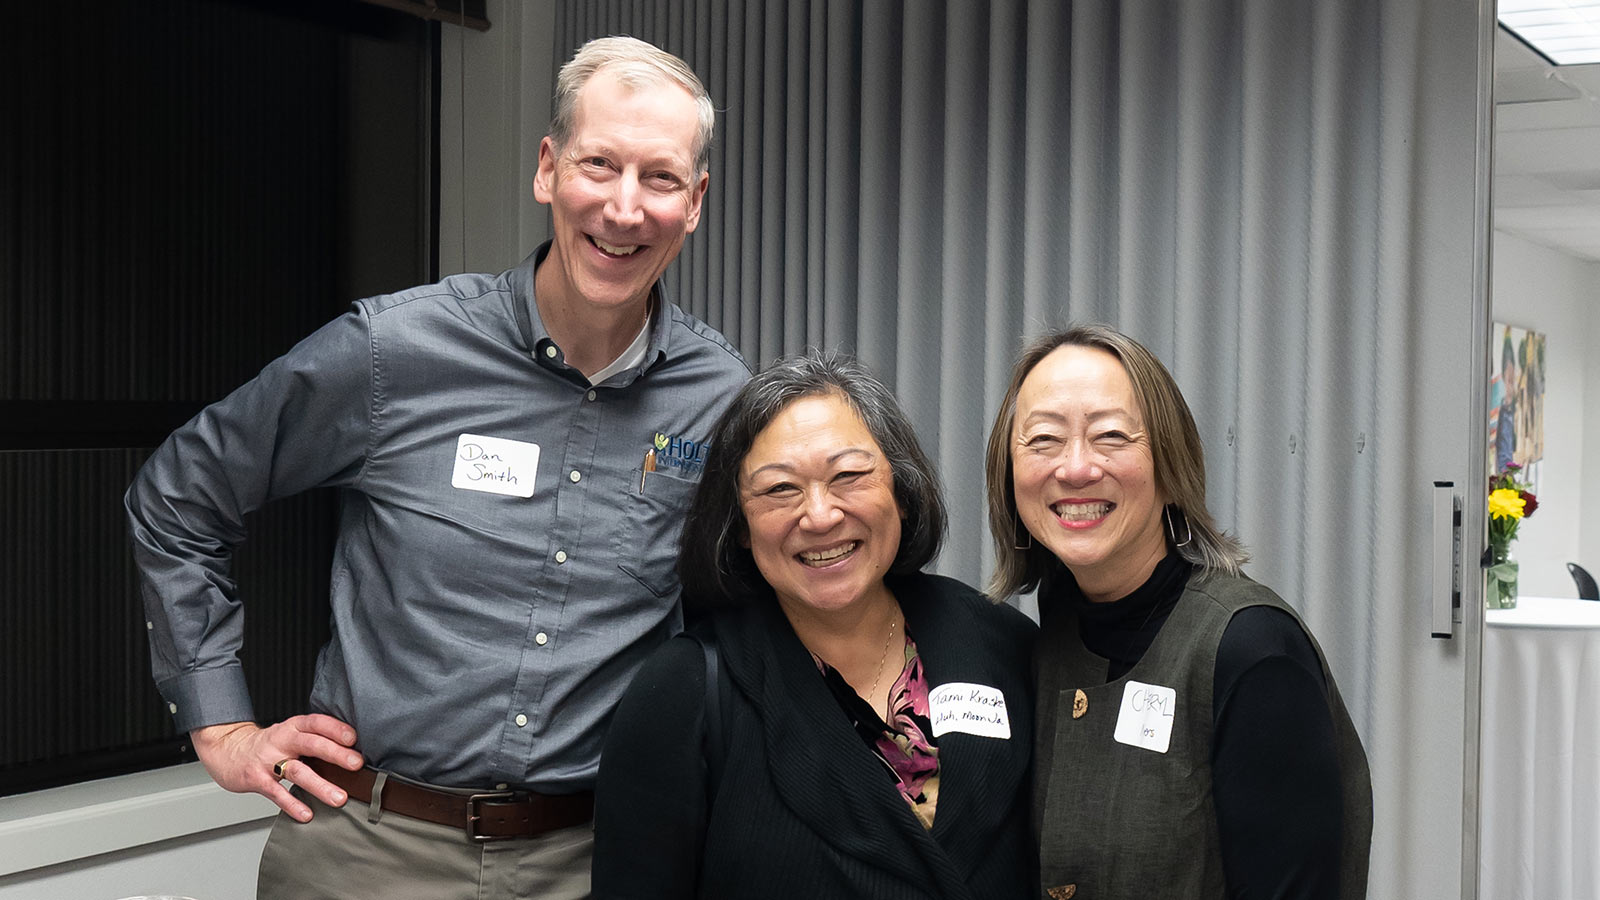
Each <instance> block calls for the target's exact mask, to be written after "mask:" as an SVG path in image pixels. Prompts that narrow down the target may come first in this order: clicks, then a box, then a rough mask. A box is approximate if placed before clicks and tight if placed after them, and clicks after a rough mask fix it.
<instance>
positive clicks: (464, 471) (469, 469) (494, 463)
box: [450, 434, 539, 497]
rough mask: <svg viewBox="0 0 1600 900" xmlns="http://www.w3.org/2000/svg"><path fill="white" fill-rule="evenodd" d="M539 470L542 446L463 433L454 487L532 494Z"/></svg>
mask: <svg viewBox="0 0 1600 900" xmlns="http://www.w3.org/2000/svg"><path fill="white" fill-rule="evenodd" d="M538 471H539V445H538V444H530V443H527V442H526V441H513V440H508V439H506V438H497V437H486V436H484V435H481V434H463V435H462V436H461V438H460V439H459V440H457V441H456V468H455V472H454V474H452V475H451V476H450V486H451V487H456V488H460V489H462V490H464V491H485V492H487V493H490V494H505V495H506V496H508V497H532V496H533V476H534V475H535V474H536V473H537V472H538Z"/></svg>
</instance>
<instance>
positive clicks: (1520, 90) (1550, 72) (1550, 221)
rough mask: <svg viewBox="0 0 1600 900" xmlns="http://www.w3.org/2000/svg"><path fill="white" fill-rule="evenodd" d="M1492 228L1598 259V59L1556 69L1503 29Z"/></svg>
mask: <svg viewBox="0 0 1600 900" xmlns="http://www.w3.org/2000/svg"><path fill="white" fill-rule="evenodd" d="M1494 102H1495V109H1494V113H1495V125H1494V129H1495V147H1494V194H1493V196H1494V227H1495V228H1496V229H1498V230H1501V231H1506V232H1509V233H1511V234H1515V235H1519V236H1521V237H1524V238H1526V239H1528V240H1530V241H1533V242H1534V243H1536V244H1542V245H1544V246H1546V247H1550V248H1552V249H1555V250H1560V251H1562V252H1563V253H1567V254H1570V255H1572V256H1576V257H1579V258H1581V259H1586V260H1593V261H1595V262H1600V64H1596V65H1587V66H1552V65H1550V64H1549V63H1547V62H1545V60H1544V57H1542V56H1540V55H1539V54H1537V53H1534V52H1533V51H1532V50H1530V49H1528V47H1527V45H1525V44H1523V43H1522V42H1521V41H1519V40H1517V39H1516V38H1514V37H1512V36H1511V35H1510V34H1508V33H1506V31H1505V29H1498V34H1497V36H1496V38H1495V62H1494Z"/></svg>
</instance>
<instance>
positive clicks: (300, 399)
mask: <svg viewBox="0 0 1600 900" xmlns="http://www.w3.org/2000/svg"><path fill="white" fill-rule="evenodd" d="M714 121H715V118H714V113H713V110H712V106H711V100H710V98H709V97H707V96H706V93H705V89H704V88H703V87H702V86H701V84H700V82H699V80H698V79H697V78H696V77H695V75H694V73H693V72H692V71H691V70H690V69H689V67H688V66H687V65H686V64H685V63H684V62H683V61H682V60H679V59H678V58H676V57H674V56H672V55H670V54H667V53H665V52H663V51H661V50H659V49H657V48H655V47H653V46H651V45H649V44H646V43H643V42H641V41H637V40H633V39H631V38H603V39H600V40H597V41H592V42H590V43H589V44H586V45H585V46H584V47H583V48H582V49H580V50H579V51H578V53H577V54H576V55H575V56H574V57H573V59H572V60H571V61H570V62H569V63H568V64H567V65H566V66H565V67H563V69H562V71H561V74H560V77H559V79H558V81H557V90H556V98H555V115H554V117H553V120H552V122H551V127H550V135H549V136H548V137H546V138H545V139H544V140H543V141H542V142H541V143H540V147H539V171H538V174H537V176H536V177H535V180H534V186H533V189H534V196H535V197H536V199H538V200H539V201H540V202H541V203H547V204H549V206H550V209H551V217H552V222H553V225H554V235H555V236H554V238H553V239H552V240H551V241H550V242H548V243H546V244H545V245H544V246H541V247H539V248H538V249H537V250H535V251H534V253H533V254H532V255H531V256H530V257H529V258H528V259H527V260H525V261H524V262H523V263H522V264H521V265H520V266H517V267H516V268H513V269H510V270H508V271H506V272H504V273H502V274H500V275H498V276H494V275H457V276H452V277H450V278H447V279H445V280H444V281H442V282H440V283H439V284H435V285H429V286H426V287H420V288H413V289H411V290H408V291H403V292H400V293H397V294H392V295H387V296H381V297H374V298H369V299H366V300H362V301H359V302H357V303H356V304H355V307H354V309H352V311H351V312H349V313H348V314H346V315H344V316H342V317H340V318H339V319H337V320H335V321H334V322H332V323H330V324H328V325H327V326H324V327H323V328H322V329H320V330H319V331H317V332H316V333H315V334H313V335H311V336H310V337H308V338H306V339H305V340H304V341H302V342H301V343H300V344H298V345H297V346H295V347H294V348H293V349H292V350H290V351H289V353H288V354H286V355H285V356H283V357H282V358H280V359H278V360H276V361H274V362H273V363H272V364H270V365H269V366H267V368H266V369H264V370H262V372H261V374H260V375H258V376H257V377H256V378H255V379H253V380H251V381H250V382H249V383H248V384H246V385H244V386H243V387H241V388H239V389H238V390H237V391H235V392H234V393H233V394H231V395H229V396H228V397H227V398H225V399H223V400H222V401H220V402H218V403H216V404H213V405H212V406H210V407H207V408H206V409H205V410H203V411H202V412H201V413H200V414H199V415H198V416H196V417H195V419H194V420H193V421H191V422H189V423H188V424H187V425H185V426H184V427H183V428H181V429H179V430H178V431H177V432H175V433H174V434H173V435H172V436H171V437H170V438H169V439H168V440H167V441H166V443H165V444H163V445H162V446H161V448H160V449H158V450H157V451H156V452H155V454H153V455H152V456H151V458H150V460H149V462H148V463H147V464H146V465H145V467H144V468H143V469H142V470H141V471H140V473H139V475H138V477H137V478H136V479H135V481H134V483H133V485H132V486H131V487H130V488H129V489H128V494H127V498H126V505H127V508H128V513H129V521H130V526H131V531H132V535H133V541H134V553H135V559H136V562H137V563H138V566H139V569H140V574H141V581H142V587H143V593H144V598H145V612H146V619H147V628H148V630H149V633H150V640H151V657H152V667H153V669H154V671H155V676H156V682H157V686H158V688H159V689H160V690H161V692H162V694H163V696H164V697H165V698H166V699H167V701H168V707H169V709H170V710H171V711H172V713H173V716H174V721H175V725H176V727H177V728H178V729H179V730H183V731H187V732H189V734H190V735H191V737H192V739H193V742H194V747H195V751H196V754H197V755H198V756H199V757H200V759H201V761H202V762H203V763H204V764H205V766H206V769H207V771H209V772H210V773H211V775H212V777H213V778H215V779H216V781H217V782H218V784H220V785H222V786H223V787H225V788H228V789H229V790H233V791H241V792H243V791H254V792H257V793H260V794H262V795H264V796H266V797H267V798H269V799H271V800H272V801H273V802H274V803H276V804H277V805H278V806H279V807H281V808H282V810H283V812H282V814H280V816H279V818H278V822H277V823H276V824H275V825H274V827H273V830H272V834H271V836H270V838H269V839H268V842H267V847H266V850H265V851H264V853H263V855H262V862H261V872H260V876H259V879H258V895H259V896H261V897H271V898H279V897H282V898H289V897H294V898H304V897H342V898H348V897H384V898H391V897H402V898H404V897H419V898H421V897H426V898H449V897H462V898H491V897H513V896H517V897H525V896H536V897H582V896H587V895H588V892H589V858H590V853H591V847H592V844H593V836H592V828H591V824H590V821H591V817H592V810H593V801H592V796H591V794H590V793H589V792H590V789H591V788H592V786H593V783H594V778H595V772H596V768H597V766H598V762H599V754H600V745H601V742H602V740H603V739H604V737H605V731H606V727H607V725H608V723H609V721H610V717H611V712H612V709H613V707H614V706H615V705H616V702H617V700H618V698H619V697H620V696H621V694H622V691H623V689H624V688H625V687H626V686H627V683H628V681H629V679H630V678H631V676H632V674H633V672H634V670H635V669H636V668H637V667H638V665H639V663H640V662H641V661H642V660H643V659H644V657H645V656H646V655H648V654H649V652H650V651H651V650H652V649H653V648H654V647H655V646H656V645H658V644H659V643H661V642H662V641H663V640H665V639H666V638H667V637H668V636H670V635H671V634H672V633H673V632H675V631H677V630H678V628H679V627H680V625H681V621H682V617H681V614H680V612H679V608H678V593H679V587H678V582H677V577H676V574H675V570H674V566H675V562H676V556H675V548H676V545H677V532H678V528H679V523H680V522H681V521H682V518H683V515H684V512H685V510H686V508H687V505H688V501H689V497H690V495H691V493H692V492H693V489H694V487H695V484H696V480H697V478H698V476H699V472H700V462H699V456H700V454H701V453H702V452H703V450H704V447H705V439H706V436H707V435H708V434H709V433H710V431H711V428H712V426H713V424H714V423H715V422H716V420H717V418H718V416H719V415H720V414H721V412H722V410H723V408H724V406H725V405H726V403H727V401H728V399H729V398H731V397H732V396H733V395H734V393H735V392H736V391H737V389H738V387H739V386H740V385H741V384H742V383H743V382H744V381H745V380H746V379H747V378H748V377H749V371H748V369H747V368H746V366H745V364H744V361H743V360H742V359H741V358H740V357H739V354H738V353H737V352H736V351H735V350H734V349H733V348H732V347H731V346H729V344H728V343H727V341H726V340H724V339H723V338H722V336H721V335H719V334H718V333H717V332H716V331H714V330H712V329H711V328H710V327H708V326H706V325H705V324H703V323H701V322H698V321H696V320H695V319H693V318H692V317H690V316H688V315H686V314H685V313H684V312H683V311H682V310H680V309H679V308H678V307H677V306H675V305H674V304H672V303H671V302H669V301H668V299H667V298H666V296H665V294H664V291H663V288H662V286H661V284H660V283H659V279H660V277H661V274H662V272H663V271H665V269H666V268H667V266H668V265H669V264H670V263H671V262H672V260H673V259H674V258H676V257H677V255H678V251H679V250H680V249H681V248H682V246H683V241H684V239H685V237H687V235H688V234H689V233H690V232H692V231H694V229H695V227H696V226H697V225H698V224H699V220H700V208H701V201H702V199H703V198H704V197H705V192H706V186H707V184H708V181H709V178H708V175H707V162H708V157H709V151H710V143H711V137H712V131H713V125H714ZM329 486H332V487H338V488H340V489H341V495H342V497H343V511H342V515H341V520H340V531H339V538H338V544H337V546H336V548H335V552H334V564H333V578H332V585H333V586H332V590H331V596H330V603H331V606H332V611H333V635H332V638H331V639H330V641H329V643H328V645H327V646H326V647H325V648H323V651H322V653H321V654H320V656H319V658H318V661H317V671H316V678H315V683H314V685H313V688H312V693H311V697H310V700H309V703H308V711H307V714H305V715H301V716H295V717H293V718H290V719H289V720H287V721H284V722H277V723H271V724H266V725H258V724H257V723H256V722H255V721H254V719H255V716H254V711H253V708H252V706H251V704H250V698H249V694H248V692H247V691H246V689H245V686H244V676H243V673H242V668H241V666H240V662H239V657H238V650H239V647H240V645H241V643H242V632H243V629H242V621H241V618H242V617H241V616H240V615H238V609H239V607H240V604H241V600H242V598H240V597H239V596H238V594H237V590H236V588H235V585H234V583H233V581H232V580H231V578H230V577H229V575H228V567H229V561H230V559H231V557H232V550H233V548H234V547H235V546H237V545H238V544H239V543H240V542H241V541H242V540H243V539H244V537H245V529H244V525H243V517H244V515H245V514H246V513H248V512H250V511H251V510H254V509H256V508H258V507H260V506H261V505H263V504H265V503H267V502H268V501H270V500H273V499H276V498H279V497H285V496H289V495H292V494H295V493H299V492H300V491H303V490H307V489H309V488H313V487H329Z"/></svg>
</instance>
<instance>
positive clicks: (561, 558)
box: [556, 550, 567, 563]
mask: <svg viewBox="0 0 1600 900" xmlns="http://www.w3.org/2000/svg"><path fill="white" fill-rule="evenodd" d="M566 561H567V551H565V550H557V551H556V562H557V563H564V562H566Z"/></svg>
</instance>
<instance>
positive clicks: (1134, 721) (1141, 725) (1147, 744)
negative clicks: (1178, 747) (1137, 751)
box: [1111, 681, 1178, 753]
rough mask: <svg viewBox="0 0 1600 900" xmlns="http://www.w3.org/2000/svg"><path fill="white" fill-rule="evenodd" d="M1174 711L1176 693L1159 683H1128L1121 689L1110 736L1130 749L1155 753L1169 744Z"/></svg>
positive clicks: (1170, 742) (1176, 698) (1176, 709)
mask: <svg viewBox="0 0 1600 900" xmlns="http://www.w3.org/2000/svg"><path fill="white" fill-rule="evenodd" d="M1177 712H1178V692H1177V691H1175V690H1173V689H1172V688H1169V687H1162V686H1161V685H1159V684H1143V683H1141V682H1138V681H1130V682H1128V684H1127V687H1125V688H1123V690H1122V709H1121V710H1120V711H1119V712H1118V713H1117V730H1116V731H1114V732H1112V735H1111V736H1112V737H1114V738H1116V739H1117V741H1118V742H1119V743H1123V744H1127V745H1129V746H1131V747H1143V748H1144V749H1146V750H1154V751H1156V752H1157V753H1165V752H1167V747H1169V746H1170V745H1171V744H1172V722H1173V719H1174V718H1175V717H1176V715H1177Z"/></svg>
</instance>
